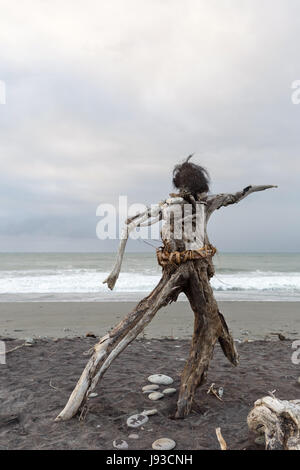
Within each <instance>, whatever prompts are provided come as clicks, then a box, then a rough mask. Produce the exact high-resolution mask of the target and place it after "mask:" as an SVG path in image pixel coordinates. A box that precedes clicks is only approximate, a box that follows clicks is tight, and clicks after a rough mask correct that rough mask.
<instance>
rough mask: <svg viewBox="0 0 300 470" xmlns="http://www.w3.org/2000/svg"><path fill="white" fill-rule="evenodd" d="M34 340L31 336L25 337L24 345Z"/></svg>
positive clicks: (32, 342)
mask: <svg viewBox="0 0 300 470" xmlns="http://www.w3.org/2000/svg"><path fill="white" fill-rule="evenodd" d="M34 343H35V341H34V339H33V338H25V344H26V346H27V345H29V344H34Z"/></svg>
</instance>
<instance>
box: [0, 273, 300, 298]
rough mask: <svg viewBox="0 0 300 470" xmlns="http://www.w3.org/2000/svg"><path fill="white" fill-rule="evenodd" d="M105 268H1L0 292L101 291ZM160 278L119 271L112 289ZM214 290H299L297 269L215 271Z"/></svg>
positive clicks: (135, 287)
mask: <svg viewBox="0 0 300 470" xmlns="http://www.w3.org/2000/svg"><path fill="white" fill-rule="evenodd" d="M107 275H108V272H97V271H96V270H86V269H73V270H72V269H66V270H63V269H60V270H57V271H56V270H44V271H43V270H37V271H33V270H32V271H30V270H28V271H1V272H0V294H8V293H10V294H13V293H15V294H22V293H23V294H25V293H48V294H50V293H101V292H104V291H106V290H107V286H106V285H104V284H102V282H103V280H104V279H105V277H106V276H107ZM159 279H160V275H159V274H145V273H133V272H128V273H126V272H125V273H121V274H120V277H119V280H118V282H117V284H116V287H115V292H116V293H117V292H120V293H126V292H128V293H133V292H149V291H150V290H151V289H153V288H154V287H155V285H156V284H157V283H158V281H159ZM211 285H212V287H213V289H214V290H215V291H248V290H249V291H281V292H286V293H288V292H290V293H293V292H299V293H300V273H298V272H263V271H253V272H236V273H230V274H228V273H222V274H218V273H217V274H216V276H215V277H213V278H212V280H211Z"/></svg>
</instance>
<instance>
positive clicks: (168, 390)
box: [163, 388, 176, 395]
mask: <svg viewBox="0 0 300 470" xmlns="http://www.w3.org/2000/svg"><path fill="white" fill-rule="evenodd" d="M173 393H176V388H165V389H164V390H163V394H164V395H173Z"/></svg>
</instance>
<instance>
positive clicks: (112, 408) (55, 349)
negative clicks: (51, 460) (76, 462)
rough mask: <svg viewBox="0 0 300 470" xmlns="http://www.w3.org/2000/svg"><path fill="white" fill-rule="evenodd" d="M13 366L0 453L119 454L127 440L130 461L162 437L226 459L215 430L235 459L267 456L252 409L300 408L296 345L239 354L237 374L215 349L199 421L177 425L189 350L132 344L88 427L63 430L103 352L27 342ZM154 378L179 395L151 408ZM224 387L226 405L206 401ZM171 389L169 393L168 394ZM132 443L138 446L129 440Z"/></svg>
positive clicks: (4, 370) (262, 345)
mask: <svg viewBox="0 0 300 470" xmlns="http://www.w3.org/2000/svg"><path fill="white" fill-rule="evenodd" d="M6 343H7V344H6V346H7V351H10V350H13V351H12V352H10V353H8V354H7V361H6V365H0V372H1V375H0V383H1V387H0V398H1V400H0V450H4V449H41V450H44V449H99V450H102V449H113V441H114V440H115V439H125V440H126V441H127V442H128V446H129V452H130V451H131V450H135V449H151V445H152V443H153V442H154V441H155V440H156V439H159V438H161V437H168V438H170V439H173V440H174V441H175V442H176V448H175V450H180V449H185V450H186V449H196V450H201V449H219V444H218V441H217V438H216V432H215V429H216V428H217V427H220V428H221V430H222V434H223V436H224V438H225V440H226V442H227V445H228V448H229V449H247V450H250V449H263V447H262V446H259V445H258V444H256V443H255V435H253V434H251V433H250V432H249V430H248V427H247V415H248V413H249V412H250V410H251V408H252V407H253V404H254V402H255V401H256V400H257V399H258V398H261V397H263V396H266V395H268V392H269V391H273V390H275V389H276V392H275V393H276V396H277V397H278V398H280V399H288V400H293V399H296V398H299V394H300V385H299V383H298V382H297V378H298V376H299V365H294V364H293V363H292V360H291V355H292V351H293V350H292V343H291V342H290V341H279V339H278V338H277V339H276V338H274V339H273V341H255V342H253V343H252V342H245V343H242V344H238V345H237V347H238V351H239V354H240V365H239V366H238V367H236V368H235V367H232V366H231V364H230V363H229V362H228V361H227V359H226V358H225V357H224V355H223V354H222V351H221V348H220V346H219V345H216V348H215V353H214V357H213V360H212V361H211V364H210V368H209V371H208V376H207V382H206V384H204V385H203V386H202V387H200V388H199V389H198V391H197V392H196V395H195V400H194V404H193V408H192V412H191V414H190V415H189V416H188V417H187V418H186V419H184V420H174V419H172V418H173V417H174V413H175V410H176V401H177V398H178V388H179V384H180V373H181V371H182V369H183V367H184V364H185V360H186V358H187V357H188V352H189V347H190V341H188V340H168V339H151V340H149V339H147V340H137V341H134V342H133V343H132V344H131V345H130V346H129V347H128V348H127V349H126V350H125V351H123V352H122V354H120V355H119V356H118V357H117V359H116V360H115V361H114V363H113V364H112V365H111V367H110V368H109V369H108V371H107V372H106V374H105V376H104V377H103V380H102V381H101V382H100V383H98V385H97V386H96V389H95V392H96V393H98V395H97V396H96V397H95V398H90V399H89V401H88V413H87V415H86V416H85V419H84V421H78V418H73V419H72V420H70V421H68V422H65V423H55V422H54V418H55V417H56V416H57V414H58V413H59V412H60V411H61V410H62V408H63V407H64V405H65V403H66V401H67V399H68V397H69V395H70V393H71V391H72V390H73V388H74V386H75V384H76V382H77V380H78V378H79V376H80V374H81V372H82V370H83V368H84V366H85V364H86V362H87V360H88V357H87V356H86V355H83V353H84V352H86V351H88V350H89V349H90V348H91V346H93V344H94V343H95V339H93V338H73V339H71V338H65V339H63V338H62V339H58V340H55V341H54V340H53V339H47V340H45V339H39V340H37V341H36V342H35V344H33V346H31V347H25V346H24V347H21V348H19V349H14V348H15V347H17V346H18V345H22V340H11V341H7V342H6ZM153 373H162V374H167V375H170V376H171V377H172V378H173V379H174V384H173V385H172V386H174V387H175V388H176V389H177V392H176V393H175V394H174V395H172V396H166V397H164V398H163V399H162V400H159V401H158V402H152V401H151V400H150V399H149V398H148V396H147V395H146V394H143V393H142V390H141V389H142V387H143V386H144V385H146V384H147V383H149V382H148V381H147V377H148V376H149V375H150V374H153ZM212 382H213V383H215V386H216V388H218V387H223V389H224V395H223V401H219V400H218V399H217V398H216V397H215V396H214V395H211V394H207V390H208V388H209V386H210V384H211V383H212ZM161 388H164V387H161ZM154 407H155V408H157V410H158V414H156V415H154V416H150V417H149V421H148V422H147V423H146V424H145V425H144V426H142V427H141V428H138V429H132V428H128V426H127V425H126V420H127V418H128V417H129V416H131V415H133V414H136V413H141V412H142V411H143V410H145V409H153V408H154ZM132 433H137V434H138V439H131V438H130V437H129V436H130V434H132Z"/></svg>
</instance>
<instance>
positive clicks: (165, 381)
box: [148, 374, 173, 385]
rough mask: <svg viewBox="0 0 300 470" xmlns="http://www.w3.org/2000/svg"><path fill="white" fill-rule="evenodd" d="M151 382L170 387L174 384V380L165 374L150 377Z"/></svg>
mask: <svg viewBox="0 0 300 470" xmlns="http://www.w3.org/2000/svg"><path fill="white" fill-rule="evenodd" d="M148 380H149V382H151V383H153V384H158V385H170V384H172V383H173V379H172V378H171V377H168V376H167V375H163V374H154V375H150V376H149V377H148Z"/></svg>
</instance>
